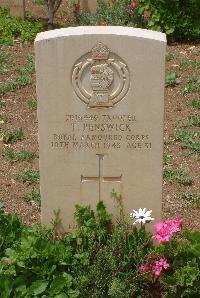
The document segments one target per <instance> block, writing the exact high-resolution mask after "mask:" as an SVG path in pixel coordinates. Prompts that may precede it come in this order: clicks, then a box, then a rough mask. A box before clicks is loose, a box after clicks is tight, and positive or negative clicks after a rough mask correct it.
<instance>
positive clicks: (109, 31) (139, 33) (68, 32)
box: [35, 26, 167, 43]
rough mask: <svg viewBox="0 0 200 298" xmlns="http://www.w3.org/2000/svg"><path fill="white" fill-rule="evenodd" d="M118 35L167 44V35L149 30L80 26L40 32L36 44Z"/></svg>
mask: <svg viewBox="0 0 200 298" xmlns="http://www.w3.org/2000/svg"><path fill="white" fill-rule="evenodd" d="M98 34H99V35H116V36H117V35H118V36H129V37H136V38H145V39H149V40H154V41H160V42H163V43H166V42H167V40H166V34H165V33H161V32H158V31H151V30H147V29H140V28H132V27H122V26H79V27H69V28H62V29H55V30H51V31H45V32H40V33H38V34H37V36H36V39H35V43H38V42H41V41H44V40H50V39H55V38H60V37H70V36H80V35H82V36H84V35H98Z"/></svg>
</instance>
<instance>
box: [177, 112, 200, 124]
mask: <svg viewBox="0 0 200 298" xmlns="http://www.w3.org/2000/svg"><path fill="white" fill-rule="evenodd" d="M177 124H178V126H180V127H187V126H197V127H199V126H200V115H193V116H191V117H190V118H189V119H188V120H179V121H178V122H177Z"/></svg>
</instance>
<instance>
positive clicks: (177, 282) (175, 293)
mask: <svg viewBox="0 0 200 298" xmlns="http://www.w3.org/2000/svg"><path fill="white" fill-rule="evenodd" d="M157 250H158V251H159V252H160V253H162V254H164V255H168V261H169V263H170V266H171V269H170V270H169V271H168V272H167V273H166V276H165V278H162V279H161V283H162V284H163V285H164V287H165V288H166V289H167V293H168V296H167V297H170V298H173V297H174V298H176V297H191V298H195V297H196V298H197V297H199V296H200V232H198V231H195V232H189V231H186V232H184V234H183V239H182V240H180V239H179V240H172V241H170V242H168V243H167V244H165V245H161V246H159V247H158V248H157Z"/></svg>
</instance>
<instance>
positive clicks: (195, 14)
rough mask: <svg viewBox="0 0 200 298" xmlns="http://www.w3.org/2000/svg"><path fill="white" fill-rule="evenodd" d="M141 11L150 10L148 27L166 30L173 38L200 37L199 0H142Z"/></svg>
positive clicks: (169, 36)
mask: <svg viewBox="0 0 200 298" xmlns="http://www.w3.org/2000/svg"><path fill="white" fill-rule="evenodd" d="M139 3H140V11H141V13H144V12H145V11H147V12H148V14H149V18H148V22H147V28H148V29H151V30H156V31H161V32H165V33H166V34H167V35H168V38H171V39H174V38H175V39H179V40H180V39H194V38H199V35H200V28H199V19H200V10H199V1H198V0H186V1H184V2H183V1H181V0H171V1H163V0H144V1H143V0H140V1H139Z"/></svg>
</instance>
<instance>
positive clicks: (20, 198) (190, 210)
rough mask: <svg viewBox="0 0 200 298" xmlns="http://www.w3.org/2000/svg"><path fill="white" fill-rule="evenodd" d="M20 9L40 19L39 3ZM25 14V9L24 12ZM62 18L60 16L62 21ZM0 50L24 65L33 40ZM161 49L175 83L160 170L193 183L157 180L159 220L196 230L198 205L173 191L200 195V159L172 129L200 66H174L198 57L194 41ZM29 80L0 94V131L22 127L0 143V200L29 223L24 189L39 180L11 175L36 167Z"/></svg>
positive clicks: (186, 107)
mask: <svg viewBox="0 0 200 298" xmlns="http://www.w3.org/2000/svg"><path fill="white" fill-rule="evenodd" d="M26 6H27V7H26V10H27V11H28V14H31V15H32V16H39V17H40V18H43V19H45V16H46V13H45V9H44V7H43V6H40V5H36V4H33V3H32V2H31V1H27V4H26ZM30 12H31V13H30ZM65 18H66V19H65ZM65 20H66V22H67V17H66V16H65V14H63V10H62V9H61V10H60V11H59V12H58V16H57V17H56V20H55V21H56V23H60V24H61V23H65ZM1 50H3V51H4V52H5V53H8V54H9V55H12V56H13V57H14V59H13V61H15V65H19V66H24V65H26V58H27V55H28V54H32V55H34V48H33V44H26V43H22V42H21V41H20V40H16V41H15V44H14V46H13V47H9V48H1ZM167 53H171V58H172V59H171V60H170V61H168V62H166V70H167V71H168V70H176V72H177V75H178V79H179V80H180V81H181V82H180V84H178V85H176V86H174V87H167V88H166V89H165V90H166V92H165V125H164V143H165V146H164V152H165V154H168V155H171V156H172V165H164V170H165V169H172V168H177V169H180V168H187V169H188V172H189V173H190V175H191V176H192V179H193V183H192V185H190V186H184V185H180V184H178V183H176V182H173V183H169V182H166V181H165V182H164V183H163V218H176V217H179V218H182V219H183V221H184V225H185V227H187V228H189V229H192V230H200V216H199V209H198V208H197V207H196V206H195V205H194V204H192V203H188V202H187V201H185V200H183V199H180V198H179V196H178V194H179V193H183V192H194V193H198V194H199V193H200V180H199V173H200V163H199V159H200V158H199V156H198V155H197V154H188V150H186V149H182V148H181V144H180V142H178V141H177V140H176V139H175V138H174V133H175V131H176V130H177V129H178V126H177V121H178V120H186V119H188V118H189V117H190V116H192V115H196V114H198V112H199V111H198V110H197V109H194V108H193V107H192V106H191V102H192V100H193V99H200V94H199V93H188V94H186V95H183V93H182V90H183V89H184V87H185V86H186V85H187V82H188V79H189V78H191V77H192V76H194V75H195V76H197V75H198V76H200V68H192V67H187V68H183V67H180V62H181V61H182V60H183V59H191V60H197V61H200V44H199V43H193V44H180V43H173V44H170V45H168V46H167ZM12 64H13V65H11V70H10V71H8V73H6V74H0V81H1V82H7V81H10V80H11V79H12V78H14V77H16V68H15V65H14V63H13V62H12ZM32 79H33V82H32V84H30V85H27V86H24V87H21V88H20V89H18V90H16V91H15V92H9V93H6V94H4V95H3V96H2V98H1V100H2V101H3V102H5V106H4V107H2V108H1V110H0V113H1V116H4V117H6V118H7V121H5V123H2V124H0V125H1V130H2V131H4V130H7V129H9V130H13V129H19V128H22V130H23V132H24V133H25V139H24V140H22V141H18V142H17V143H14V144H4V143H3V142H2V141H1V142H0V164H1V167H0V176H1V179H0V202H1V203H3V204H4V205H5V211H6V212H12V213H17V214H19V215H20V216H21V217H22V219H23V222H24V223H27V224H34V223H38V222H40V208H39V207H37V205H36V204H35V203H34V202H28V201H27V200H26V199H25V196H26V193H27V191H30V190H31V189H32V188H33V187H36V188H38V189H39V184H38V183H36V184H32V185H28V184H24V183H22V182H19V181H17V180H16V175H17V173H19V172H20V171H21V170H22V169H24V168H28V167H32V168H34V169H38V167H39V165H38V155H39V152H38V142H37V113H36V111H30V109H29V107H28V102H29V101H30V100H32V99H34V98H36V90H35V74H32ZM187 130H196V131H199V127H192V128H189V129H188V128H187ZM6 148H12V149H15V150H18V151H20V150H29V151H32V152H35V153H36V157H35V158H34V159H33V160H32V161H29V162H25V161H23V162H11V161H6V160H5V158H4V157H3V155H2V154H3V152H4V150H5V149H6Z"/></svg>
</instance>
